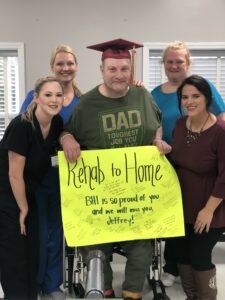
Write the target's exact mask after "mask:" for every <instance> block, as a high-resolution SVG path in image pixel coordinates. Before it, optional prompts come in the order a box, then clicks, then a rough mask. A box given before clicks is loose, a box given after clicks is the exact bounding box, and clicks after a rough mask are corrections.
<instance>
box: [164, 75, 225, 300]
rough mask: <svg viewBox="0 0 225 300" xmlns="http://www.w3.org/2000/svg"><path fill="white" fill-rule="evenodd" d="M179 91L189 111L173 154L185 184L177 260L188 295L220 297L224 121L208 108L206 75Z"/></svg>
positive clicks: (224, 220) (224, 213)
mask: <svg viewBox="0 0 225 300" xmlns="http://www.w3.org/2000/svg"><path fill="white" fill-rule="evenodd" d="M177 95H178V102H179V107H180V109H181V107H182V108H183V109H184V110H185V111H186V114H187V115H186V116H182V117H181V118H179V119H178V120H177V122H176V125H175V128H174V133H173V141H172V152H171V155H170V160H171V162H172V163H173V164H174V166H175V167H176V171H177V175H178V178H179V181H180V185H181V190H182V200H183V207H184V221H185V232H186V235H185V237H180V238H178V239H174V243H175V245H176V249H179V251H177V252H176V261H177V263H178V269H179V274H180V276H181V280H182V285H183V288H184V292H185V293H186V295H187V297H188V299H189V298H190V299H194V298H196V297H197V295H198V297H199V298H200V299H216V295H217V287H216V268H215V265H214V263H213V262H212V250H213V248H214V246H215V245H216V243H217V242H218V241H219V239H220V236H221V235H222V233H223V231H224V228H225V203H224V201H223V199H224V198H225V188H224V178H225V161H224V153H225V122H224V121H223V120H220V119H217V118H216V116H215V115H214V114H213V113H211V112H210V104H211V102H212V92H211V89H210V85H209V84H208V82H207V81H206V80H205V79H204V78H202V77H200V76H197V75H192V76H190V77H188V78H186V79H185V80H184V81H183V82H182V84H181V85H180V87H179V88H178V91H177ZM196 249H198V250H197V251H196ZM202 253H204V255H202ZM212 282H213V283H214V284H212Z"/></svg>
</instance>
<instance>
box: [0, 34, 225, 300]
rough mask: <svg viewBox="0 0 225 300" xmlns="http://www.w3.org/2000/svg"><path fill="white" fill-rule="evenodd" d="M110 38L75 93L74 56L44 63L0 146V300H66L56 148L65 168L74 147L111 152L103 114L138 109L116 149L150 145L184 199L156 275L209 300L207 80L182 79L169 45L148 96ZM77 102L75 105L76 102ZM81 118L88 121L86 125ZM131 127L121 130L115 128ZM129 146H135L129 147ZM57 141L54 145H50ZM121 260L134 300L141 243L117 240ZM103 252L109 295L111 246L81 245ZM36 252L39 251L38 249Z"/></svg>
mask: <svg viewBox="0 0 225 300" xmlns="http://www.w3.org/2000/svg"><path fill="white" fill-rule="evenodd" d="M134 46H135V43H133V42H129V41H125V40H121V39H119V40H114V41H110V42H107V43H102V44H98V45H94V46H91V47H90V48H92V49H95V50H99V51H102V64H101V66H100V71H101V74H102V78H103V83H102V84H100V85H98V86H97V87H95V88H94V89H92V90H91V91H89V92H88V93H86V94H84V95H81V92H80V91H79V88H78V87H77V85H76V83H75V81H74V78H75V75H76V71H77V60H76V56H75V55H74V53H73V51H72V49H71V48H70V47H68V46H64V45H61V46H59V47H57V48H56V49H55V51H54V53H53V55H52V58H51V69H52V71H53V73H54V75H55V76H54V77H45V78H41V79H39V80H38V81H37V83H36V86H35V89H34V90H32V91H31V92H29V93H28V96H27V98H26V99H25V102H24V103H23V106H22V108H21V114H20V115H19V116H17V117H16V118H15V119H14V120H12V122H11V123H10V124H9V126H8V127H7V129H6V131H5V134H4V136H3V139H2V140H1V142H0V153H1V155H0V236H1V239H0V273H1V277H0V278H1V284H2V288H3V291H4V295H5V299H11V300H12V299H14V300H15V299H18V300H19V299H20V300H28V299H29V300H31V299H32V300H34V299H37V296H38V293H39V294H41V297H42V298H41V299H46V300H47V299H65V298H66V297H65V295H64V294H63V292H62V291H61V290H60V285H61V284H62V280H63V230H62V220H61V209H60V192H59V178H58V170H57V166H56V159H55V158H56V153H57V149H59V147H60V146H61V147H62V148H63V150H64V153H65V157H66V158H67V160H68V161H69V162H74V161H75V160H76V159H77V158H78V157H79V154H80V151H81V150H82V149H88V150H92V149H105V148H112V144H111V141H110V140H109V139H108V134H107V131H106V129H105V127H104V122H103V119H104V116H105V115H106V114H109V112H110V114H112V115H113V116H114V117H115V119H117V116H118V115H119V114H120V113H123V114H124V115H125V116H127V115H128V114H129V112H131V111H133V109H134V108H135V110H136V111H138V118H139V120H138V122H136V124H137V125H136V128H135V129H136V130H135V134H136V136H135V139H133V140H132V144H129V143H127V142H125V140H123V139H122V140H121V144H120V145H119V147H129V146H141V145H155V146H157V147H158V149H159V151H160V153H161V154H162V155H168V159H169V160H170V161H171V163H172V164H173V166H174V167H175V170H176V172H177V175H178V178H179V181H180V186H181V191H182V199H183V207H184V221H185V236H184V237H178V238H171V239H167V240H166V243H165V262H166V264H165V266H164V272H165V274H171V276H174V277H171V278H175V277H176V276H178V274H179V275H180V277H181V282H182V285H183V289H184V292H185V293H186V295H187V299H188V300H194V299H199V300H206V299H207V300H214V299H216V295H217V287H216V268H215V265H214V264H213V262H212V250H213V247H214V246H215V244H216V243H217V241H218V240H219V238H220V236H221V234H222V233H223V232H224V230H225V204H224V201H223V199H224V198H225V160H224V153H225V122H224V121H223V119H225V118H224V112H225V104H224V102H223V100H222V98H221V97H220V95H219V93H218V92H217V90H216V89H215V87H214V86H213V85H212V84H211V83H210V82H209V81H207V80H206V79H204V78H202V77H200V76H197V75H191V76H189V74H188V71H189V66H190V53H189V51H188V49H187V47H186V46H185V45H184V44H183V43H181V42H174V43H172V44H170V45H169V46H168V47H167V48H166V49H165V51H164V53H163V60H162V63H163V64H164V68H165V73H166V75H167V78H168V82H166V83H164V84H162V85H160V86H158V87H156V88H155V89H154V90H153V91H152V92H151V93H149V92H148V91H147V90H146V89H145V88H144V87H138V86H134V85H133V82H132V81H131V78H132V59H131V55H130V52H129V50H130V49H132V48H133V47H134ZM78 99H79V100H78ZM87 120H88V122H87ZM113 130H115V132H116V133H119V132H125V131H127V132H128V131H129V130H131V129H130V128H129V124H128V125H127V126H124V127H123V126H122V127H120V128H114V129H113ZM133 141H135V142H133ZM59 144H61V145H59ZM74 201H75V199H74ZM119 246H120V247H121V248H122V249H123V250H124V251H125V253H126V257H127V262H126V269H125V280H124V282H123V285H122V297H123V298H124V299H127V300H132V299H141V298H142V289H143V285H144V282H145V279H146V276H147V274H148V271H149V267H150V264H151V256H152V254H151V244H150V240H148V239H147V240H135V241H121V242H120V243H119ZM92 249H100V250H102V251H103V252H104V253H105V257H106V260H105V264H104V275H105V297H106V298H113V297H114V296H115V294H114V291H113V285H112V282H113V273H112V269H111V265H110V257H111V254H112V249H113V245H112V244H111V243H107V244H101V245H94V246H85V247H81V252H82V253H83V256H84V258H86V256H87V253H88V252H89V251H90V250H92ZM38 250H39V251H38Z"/></svg>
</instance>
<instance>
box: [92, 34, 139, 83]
mask: <svg viewBox="0 0 225 300" xmlns="http://www.w3.org/2000/svg"><path fill="white" fill-rule="evenodd" d="M140 47H143V45H142V44H139V43H136V42H131V41H127V40H124V39H115V40H111V41H108V42H104V43H100V44H96V45H92V46H88V47H87V48H89V49H93V50H97V51H101V52H102V61H103V60H105V59H106V58H116V59H122V58H128V59H131V66H132V72H131V73H132V75H131V77H132V78H131V82H132V81H133V77H134V65H135V54H136V50H135V49H136V48H140ZM129 50H131V54H130V52H129Z"/></svg>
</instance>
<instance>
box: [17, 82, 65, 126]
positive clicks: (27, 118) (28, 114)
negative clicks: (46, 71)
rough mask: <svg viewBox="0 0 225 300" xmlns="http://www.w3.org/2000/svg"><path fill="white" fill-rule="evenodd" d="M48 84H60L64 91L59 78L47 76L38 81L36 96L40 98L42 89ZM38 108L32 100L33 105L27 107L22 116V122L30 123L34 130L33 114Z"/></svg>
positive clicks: (35, 88)
mask: <svg viewBox="0 0 225 300" xmlns="http://www.w3.org/2000/svg"><path fill="white" fill-rule="evenodd" d="M48 82H58V83H59V84H60V86H61V88H62V91H63V85H62V82H61V81H60V80H59V79H58V78H56V77H54V76H46V77H41V78H39V79H38V80H37V81H36V83H35V87H34V95H37V96H38V95H39V94H40V91H41V89H42V87H43V86H44V85H45V84H46V83H48ZM36 107H37V103H36V102H35V101H34V100H32V101H31V103H30V104H29V105H28V106H27V109H26V110H25V112H23V113H22V114H21V120H24V121H28V122H30V123H31V124H32V127H33V128H34V120H33V112H34V110H35V109H36Z"/></svg>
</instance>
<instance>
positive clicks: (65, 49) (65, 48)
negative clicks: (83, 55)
mask: <svg viewBox="0 0 225 300" xmlns="http://www.w3.org/2000/svg"><path fill="white" fill-rule="evenodd" d="M61 52H65V53H70V54H72V55H73V57H74V61H75V64H76V65H78V62H77V57H76V55H75V54H74V52H73V49H72V48H71V47H70V46H68V45H64V44H61V45H58V46H57V47H56V48H55V49H54V50H53V51H52V55H51V59H50V66H51V69H53V65H54V62H55V57H56V55H57V54H58V53H61ZM72 84H73V89H74V94H75V96H78V97H80V96H81V91H80V89H79V88H78V86H77V84H76V81H75V80H73V83H72Z"/></svg>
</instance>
